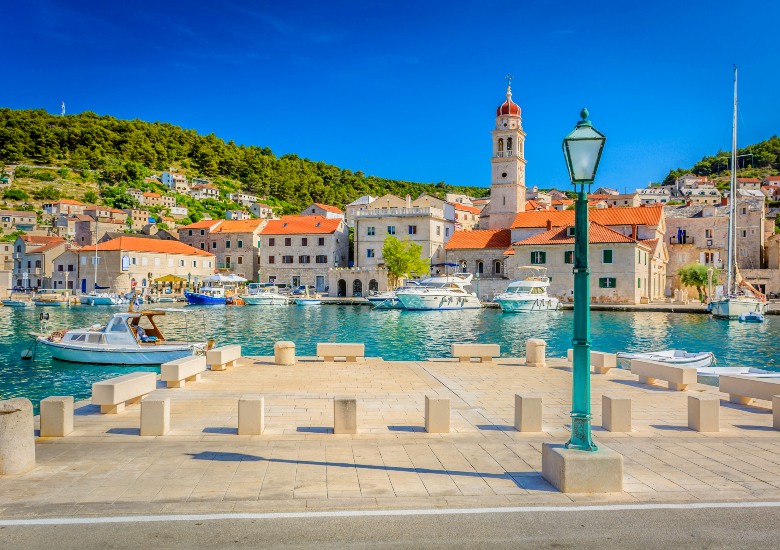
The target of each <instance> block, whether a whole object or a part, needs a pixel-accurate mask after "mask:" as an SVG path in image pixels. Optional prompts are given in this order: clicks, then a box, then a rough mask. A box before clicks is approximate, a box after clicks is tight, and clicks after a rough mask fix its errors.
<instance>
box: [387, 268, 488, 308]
mask: <svg viewBox="0 0 780 550" xmlns="http://www.w3.org/2000/svg"><path fill="white" fill-rule="evenodd" d="M472 277H473V275H472V274H470V273H455V274H454V275H435V276H433V277H428V278H427V279H425V280H423V281H422V282H420V284H419V285H417V286H416V287H407V288H402V289H400V290H398V291H396V297H397V298H398V301H400V302H401V305H403V307H404V309H410V310H450V309H479V308H481V307H482V303H481V302H480V301H479V298H478V297H477V295H476V294H474V293H473V292H468V291H467V290H465V288H464V287H466V286H469V285H470V284H471V279H472Z"/></svg>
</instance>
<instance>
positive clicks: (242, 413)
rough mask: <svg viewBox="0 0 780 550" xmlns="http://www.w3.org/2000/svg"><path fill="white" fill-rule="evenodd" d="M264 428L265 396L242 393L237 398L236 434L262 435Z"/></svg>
mask: <svg viewBox="0 0 780 550" xmlns="http://www.w3.org/2000/svg"><path fill="white" fill-rule="evenodd" d="M264 429H265V398H264V397H263V396H262V395H242V396H241V399H239V400H238V435H262V433H263V430H264Z"/></svg>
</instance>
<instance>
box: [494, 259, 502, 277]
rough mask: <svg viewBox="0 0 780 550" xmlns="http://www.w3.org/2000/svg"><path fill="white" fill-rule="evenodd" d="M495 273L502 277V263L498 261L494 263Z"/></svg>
mask: <svg viewBox="0 0 780 550" xmlns="http://www.w3.org/2000/svg"><path fill="white" fill-rule="evenodd" d="M493 273H495V274H496V275H500V274H501V261H500V260H496V261H494V262H493Z"/></svg>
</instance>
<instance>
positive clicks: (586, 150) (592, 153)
mask: <svg viewBox="0 0 780 550" xmlns="http://www.w3.org/2000/svg"><path fill="white" fill-rule="evenodd" d="M566 146H567V148H568V150H569V159H570V162H571V165H570V166H569V172H570V176H571V179H572V180H573V181H593V179H594V178H595V174H596V163H597V162H598V159H599V151H600V150H601V146H602V142H601V140H599V139H585V140H566Z"/></svg>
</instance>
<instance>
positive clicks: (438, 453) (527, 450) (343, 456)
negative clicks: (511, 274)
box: [0, 357, 780, 518]
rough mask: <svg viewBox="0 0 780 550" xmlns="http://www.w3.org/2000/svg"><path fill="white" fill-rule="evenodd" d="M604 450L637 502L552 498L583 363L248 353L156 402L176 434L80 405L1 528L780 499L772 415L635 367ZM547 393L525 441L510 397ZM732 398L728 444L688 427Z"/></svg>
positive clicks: (619, 381) (44, 442) (49, 443)
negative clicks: (342, 427) (249, 421)
mask: <svg viewBox="0 0 780 550" xmlns="http://www.w3.org/2000/svg"><path fill="white" fill-rule="evenodd" d="M592 390H593V391H592V395H593V417H594V418H593V425H594V437H595V440H596V443H597V444H600V445H605V446H608V447H610V448H612V449H614V450H616V451H618V452H619V453H621V454H622V455H623V456H624V460H625V466H624V467H625V477H624V480H625V481H624V488H625V491H624V492H623V493H620V494H609V495H568V494H562V493H559V492H557V491H556V490H555V489H554V488H553V487H551V486H550V485H549V484H548V483H547V482H545V481H544V480H543V479H542V477H541V475H540V470H541V446H542V443H544V442H564V441H566V440H567V439H568V435H569V427H568V424H569V403H570V392H571V369H570V367H569V366H568V364H567V362H566V360H565V359H548V367H547V368H531V367H526V366H525V364H524V361H523V360H522V359H498V360H496V361H495V362H493V363H484V364H480V363H458V362H456V361H454V360H430V361H426V362H392V361H383V360H381V359H366V360H365V361H363V362H359V363H343V362H336V363H333V362H329V363H323V362H317V361H314V360H313V359H308V360H307V359H303V360H299V363H298V364H297V365H295V366H276V365H274V364H273V358H267V357H265V358H242V359H241V360H240V362H239V364H238V365H237V366H235V367H232V368H229V369H228V370H227V371H224V372H211V371H207V372H206V373H205V374H204V375H203V378H202V380H201V381H199V382H194V383H188V384H187V386H186V387H185V388H181V389H165V388H164V387H163V385H162V383H160V382H158V390H157V391H156V392H155V393H156V394H160V395H164V396H169V397H170V398H171V430H170V432H169V433H168V435H165V436H159V437H141V436H140V435H138V434H139V416H140V406H139V405H137V404H136V405H132V406H129V407H128V408H127V410H126V412H124V413H122V414H118V415H101V414H99V412H98V408H97V407H95V406H93V405H90V404H89V403H86V402H84V403H78V404H77V410H76V417H75V431H74V432H73V434H71V435H70V436H67V437H64V438H38V439H37V445H36V451H37V466H36V468H35V469H34V470H33V471H31V472H29V473H27V474H23V475H15V476H0V517H4V518H8V517H29V516H64V515H68V516H78V515H111V514H123V515H124V514H142V513H143V514H149V513H201V512H242V511H245V512H271V511H305V510H306V511H308V510H331V509H377V508H382V509H386V508H434V507H478V506H486V507H487V506H489V507H494V506H518V505H537V504H538V505H542V504H545V505H557V504H571V503H572V502H588V503H590V502H669V501H731V500H742V501H744V500H772V499H775V500H777V499H780V432H778V431H775V430H773V429H772V414H771V409H770V404H769V403H767V402H762V401H758V402H757V403H758V406H741V405H734V404H731V403H729V402H728V399H727V396H724V395H722V394H720V393H719V392H718V391H717V388H714V387H711V386H705V385H699V384H695V385H693V386H691V387H690V388H689V391H685V392H674V391H669V390H667V389H666V388H665V387H662V386H660V385H659V386H646V385H642V384H639V383H638V382H637V379H636V377H635V376H633V375H631V373H630V372H627V371H621V370H617V369H612V370H611V371H610V372H609V373H608V374H604V375H595V374H594V375H593V376H592ZM515 393H522V394H524V395H529V396H541V397H542V398H543V404H544V416H543V432H541V433H519V432H517V431H515V430H514V428H513V427H512V426H513V420H514V394H515ZM697 393H704V394H710V395H716V396H719V397H720V398H721V409H720V415H721V419H720V423H721V431H720V432H718V433H698V432H694V431H691V430H689V429H688V428H687V418H688V417H687V402H686V400H687V397H688V395H691V394H697ZM244 394H261V395H263V396H265V411H266V418H265V432H264V433H263V435H260V436H239V435H237V429H236V427H237V422H238V418H237V416H238V399H239V398H240V397H241V396H242V395H244ZM602 394H609V395H614V396H621V397H630V398H631V400H632V406H633V417H634V419H633V430H632V431H631V432H629V433H613V432H607V431H605V430H603V429H602V428H601V427H600V426H601V396H602ZM426 395H429V396H440V397H448V398H450V400H451V403H452V432H451V433H448V434H428V433H425V431H424V428H423V426H424V406H425V396H426ZM336 396H354V397H356V398H357V413H358V430H359V432H358V434H357V435H334V434H333V433H332V426H333V397H336Z"/></svg>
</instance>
